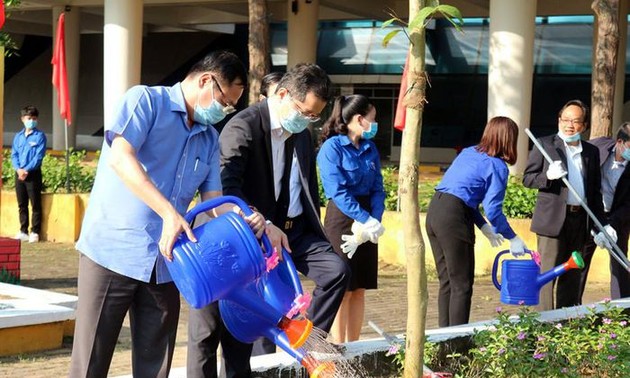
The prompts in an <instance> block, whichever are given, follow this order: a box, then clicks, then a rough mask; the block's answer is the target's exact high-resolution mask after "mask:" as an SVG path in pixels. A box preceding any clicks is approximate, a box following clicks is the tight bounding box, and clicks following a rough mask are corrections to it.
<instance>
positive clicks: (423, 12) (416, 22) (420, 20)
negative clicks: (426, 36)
mask: <svg viewBox="0 0 630 378" xmlns="http://www.w3.org/2000/svg"><path fill="white" fill-rule="evenodd" d="M435 10H436V7H424V8H422V9H420V12H418V14H417V15H416V17H415V18H414V19H413V20H412V21H411V22H410V23H409V29H415V28H418V27H424V24H425V22H426V19H427V18H430V17H431V15H433V14H434V13H435Z"/></svg>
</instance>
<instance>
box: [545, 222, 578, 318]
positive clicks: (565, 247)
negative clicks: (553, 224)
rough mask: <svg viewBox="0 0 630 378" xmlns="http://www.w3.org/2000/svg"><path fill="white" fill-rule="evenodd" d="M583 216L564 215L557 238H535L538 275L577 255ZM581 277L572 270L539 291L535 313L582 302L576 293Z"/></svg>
mask: <svg viewBox="0 0 630 378" xmlns="http://www.w3.org/2000/svg"><path fill="white" fill-rule="evenodd" d="M586 217H587V215H586V212H585V211H583V210H580V211H578V212H569V211H567V215H566V218H565V220H564V224H563V225H562V229H561V230H560V234H559V235H558V236H556V237H550V236H544V235H538V252H539V253H540V263H541V264H540V265H541V266H540V271H541V272H546V271H548V270H550V269H553V268H554V267H556V266H558V265H560V264H563V263H564V262H566V261H567V260H568V259H569V257H571V253H573V251H578V252H581V251H582V249H583V248H584V244H585V241H586V234H587V230H586V227H587V222H586ZM580 276H581V273H580V271H579V270H576V269H572V270H569V271H567V272H565V273H564V274H562V275H561V276H559V277H558V278H556V279H555V280H553V281H551V282H549V283H548V284H546V285H545V286H543V287H542V289H541V290H540V303H539V304H538V306H536V310H538V311H547V310H553V309H556V308H563V307H570V306H575V305H579V304H581V302H582V297H581V293H580V280H581V277H580Z"/></svg>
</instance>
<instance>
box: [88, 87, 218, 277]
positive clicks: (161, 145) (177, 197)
mask: <svg viewBox="0 0 630 378" xmlns="http://www.w3.org/2000/svg"><path fill="white" fill-rule="evenodd" d="M115 114H116V116H115V118H114V119H113V120H112V122H111V123H110V124H109V125H107V126H106V129H105V140H104V142H103V150H102V152H101V157H100V159H99V163H98V168H97V173H96V179H95V182H94V187H93V189H92V193H91V195H90V201H89V205H88V208H87V210H86V213H85V217H84V219H83V226H82V229H81V235H80V237H79V241H78V242H77V249H78V250H79V251H81V252H82V253H84V254H85V255H87V256H88V257H89V258H90V259H92V260H93V261H95V262H96V263H98V264H99V265H101V266H103V267H105V268H107V269H110V270H112V271H114V272H116V273H119V274H122V275H124V276H127V277H131V278H134V279H137V280H140V281H144V282H149V280H150V278H151V272H152V270H153V267H154V266H155V265H156V264H157V269H156V279H157V282H158V283H163V282H168V281H171V277H170V275H169V273H168V270H167V269H166V266H165V263H164V260H163V258H162V257H161V255H160V253H159V249H158V241H159V239H160V234H161V230H162V219H161V218H160V217H159V216H158V214H157V213H155V212H154V211H153V210H151V209H150V208H149V206H147V205H146V204H145V203H144V202H143V201H142V200H140V198H138V197H136V196H135V195H134V194H133V193H132V192H131V191H130V190H129V189H128V188H127V187H126V186H125V185H124V184H123V182H122V181H121V180H120V178H119V177H118V175H117V174H116V173H115V172H114V171H113V169H112V168H111V167H110V166H109V164H108V160H109V155H110V153H111V149H110V145H111V142H112V140H113V138H114V136H115V135H121V136H122V137H123V138H125V140H127V141H128V142H129V143H130V144H131V145H132V146H133V147H134V148H135V150H136V156H137V158H138V161H139V162H140V164H142V167H143V168H144V170H145V171H146V172H147V174H148V176H149V177H150V179H151V181H152V182H153V184H154V185H155V186H156V187H157V188H158V190H159V191H160V192H161V193H162V195H164V197H166V198H167V199H168V200H169V201H170V202H171V204H173V206H174V207H175V208H176V209H177V211H178V212H179V213H180V214H184V213H185V212H186V210H187V208H188V206H189V204H190V202H191V201H192V199H193V196H194V195H195V192H196V191H197V190H199V191H200V192H201V193H204V192H209V191H221V178H220V171H219V146H218V137H219V135H218V133H217V131H216V130H215V129H214V128H213V127H207V126H205V125H201V124H198V123H194V124H193V126H192V128H189V127H188V126H187V125H186V119H187V115H186V105H185V103H184V95H183V92H182V89H181V86H180V84H179V83H178V84H176V85H174V86H173V87H146V86H136V87H133V88H131V89H130V90H129V91H128V92H127V93H126V94H125V95H124V97H123V99H122V102H121V103H120V105H119V106H118V109H117V110H116V112H115Z"/></svg>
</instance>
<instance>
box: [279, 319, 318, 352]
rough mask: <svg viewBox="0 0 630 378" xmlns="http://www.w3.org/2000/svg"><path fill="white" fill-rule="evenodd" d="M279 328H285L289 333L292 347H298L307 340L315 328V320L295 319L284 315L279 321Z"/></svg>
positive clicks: (288, 336)
mask: <svg viewBox="0 0 630 378" xmlns="http://www.w3.org/2000/svg"><path fill="white" fill-rule="evenodd" d="M278 328H280V329H281V330H283V331H284V332H285V333H286V334H287V338H288V339H289V343H291V348H293V349H297V348H299V347H301V346H302V344H304V342H306V339H308V336H309V335H310V334H311V331H312V330H313V322H311V321H310V320H308V319H303V320H300V319H295V320H291V319H288V318H286V317H283V318H282V320H280V322H279V323H278Z"/></svg>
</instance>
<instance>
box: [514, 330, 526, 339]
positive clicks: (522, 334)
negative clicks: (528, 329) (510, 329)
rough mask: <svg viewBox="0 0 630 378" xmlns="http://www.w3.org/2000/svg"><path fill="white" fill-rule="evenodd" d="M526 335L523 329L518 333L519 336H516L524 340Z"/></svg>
mask: <svg viewBox="0 0 630 378" xmlns="http://www.w3.org/2000/svg"><path fill="white" fill-rule="evenodd" d="M525 336H526V334H525V332H523V331H521V332H519V333H518V336H516V338H517V339H519V340H523V339H524V338H525Z"/></svg>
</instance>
